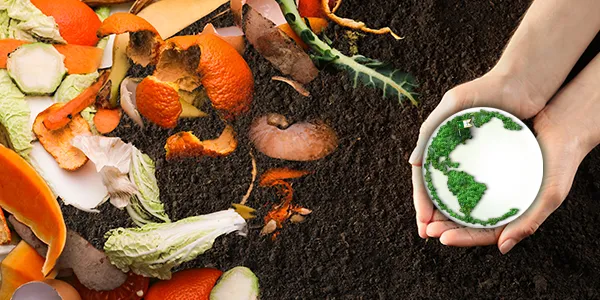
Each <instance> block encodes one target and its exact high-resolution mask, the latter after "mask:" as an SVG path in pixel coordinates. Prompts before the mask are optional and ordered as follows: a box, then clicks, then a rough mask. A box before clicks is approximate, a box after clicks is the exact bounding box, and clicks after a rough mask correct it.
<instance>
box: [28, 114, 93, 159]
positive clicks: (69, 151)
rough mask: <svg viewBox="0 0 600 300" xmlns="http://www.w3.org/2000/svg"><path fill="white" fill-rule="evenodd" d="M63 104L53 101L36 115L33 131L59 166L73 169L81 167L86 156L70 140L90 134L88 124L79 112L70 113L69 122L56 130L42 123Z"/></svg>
mask: <svg viewBox="0 0 600 300" xmlns="http://www.w3.org/2000/svg"><path fill="white" fill-rule="evenodd" d="M65 105H66V104H63V103H55V104H53V105H52V106H50V107H49V108H47V109H46V110H44V111H42V112H41V113H40V114H39V115H37V117H36V118H35V121H34V123H33V132H34V133H35V135H36V136H37V138H38V140H39V141H40V143H41V144H42V146H44V149H46V151H47V152H48V153H49V154H50V155H52V156H53V157H54V159H55V160H56V162H57V163H58V166H59V167H61V168H62V169H65V170H68V171H75V170H77V169H79V168H81V167H83V165H85V163H86V162H87V161H88V158H87V156H85V154H84V153H83V152H81V150H79V149H77V148H75V147H74V146H73V145H71V140H72V139H73V138H74V137H75V136H78V135H92V132H91V130H90V125H89V124H88V122H86V121H85V119H83V117H82V116H81V115H80V114H74V115H72V119H71V122H69V123H68V124H67V126H64V127H62V128H60V129H57V130H49V129H48V128H46V126H45V125H44V123H43V122H44V120H46V118H47V117H48V116H49V115H50V114H52V113H55V112H56V111H58V110H60V109H61V107H63V106H65Z"/></svg>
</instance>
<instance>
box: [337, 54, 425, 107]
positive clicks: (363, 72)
mask: <svg viewBox="0 0 600 300" xmlns="http://www.w3.org/2000/svg"><path fill="white" fill-rule="evenodd" d="M339 60H340V62H341V63H343V65H341V66H342V68H343V69H345V70H347V71H348V72H349V73H350V76H351V78H352V81H353V83H354V88H356V87H357V86H358V83H359V82H360V83H362V84H364V85H365V86H370V87H374V88H378V89H380V90H382V91H383V97H384V98H387V97H396V98H397V99H398V102H399V103H400V104H402V103H403V101H404V100H405V99H406V98H408V100H410V102H411V103H412V104H414V105H418V102H417V101H416V100H415V94H414V89H415V88H416V87H417V84H416V83H415V80H414V79H413V78H412V76H410V74H408V73H404V72H401V71H399V70H397V69H394V68H393V67H392V65H390V64H386V63H383V62H381V61H378V60H375V59H371V58H367V57H364V56H362V55H355V56H353V57H352V61H354V62H351V60H349V59H346V57H341V58H340V59H339ZM338 65H340V64H339V63H338Z"/></svg>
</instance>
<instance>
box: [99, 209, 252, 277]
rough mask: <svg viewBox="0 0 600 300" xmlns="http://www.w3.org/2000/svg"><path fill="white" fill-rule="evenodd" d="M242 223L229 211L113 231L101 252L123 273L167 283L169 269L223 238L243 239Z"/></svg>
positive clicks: (232, 211)
mask: <svg viewBox="0 0 600 300" xmlns="http://www.w3.org/2000/svg"><path fill="white" fill-rule="evenodd" d="M245 229H246V221H245V220H244V218H242V217H241V216H240V215H239V214H238V213H236V212H235V211H234V210H233V209H228V210H223V211H219V212H214V213H211V214H207V215H201V216H195V217H189V218H186V219H182V220H179V221H177V222H174V223H150V224H146V225H144V226H142V227H140V228H117V229H112V230H110V231H108V232H107V233H106V235H105V238H106V239H107V240H106V243H105V244H104V252H105V253H106V255H107V256H108V258H109V260H110V262H111V263H112V264H113V265H115V266H116V267H117V268H119V269H120V270H121V271H123V272H128V271H130V270H131V271H133V273H136V274H139V275H143V276H146V277H157V278H160V279H170V278H171V269H172V268H173V267H176V266H178V265H180V264H182V263H184V262H187V261H190V260H192V259H194V258H196V257H197V256H199V255H201V254H203V253H204V252H206V251H207V250H209V249H210V248H212V246H213V244H214V242H215V240H216V239H217V238H218V237H219V236H221V235H224V234H228V233H231V232H235V231H238V232H240V234H241V235H245Z"/></svg>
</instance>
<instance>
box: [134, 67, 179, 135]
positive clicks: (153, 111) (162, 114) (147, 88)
mask: <svg viewBox="0 0 600 300" xmlns="http://www.w3.org/2000/svg"><path fill="white" fill-rule="evenodd" d="M135 98H136V106H137V109H138V111H139V112H140V114H141V115H142V116H144V117H145V118H146V119H148V120H150V121H151V122H152V123H154V124H156V125H158V126H161V127H163V128H174V127H175V126H177V120H178V119H179V115H181V112H182V108H181V103H180V102H179V87H178V86H177V84H175V83H172V82H166V81H161V80H159V79H158V78H156V77H154V76H149V77H146V78H144V79H143V80H142V81H141V82H140V83H139V84H138V86H137V89H136V92H135Z"/></svg>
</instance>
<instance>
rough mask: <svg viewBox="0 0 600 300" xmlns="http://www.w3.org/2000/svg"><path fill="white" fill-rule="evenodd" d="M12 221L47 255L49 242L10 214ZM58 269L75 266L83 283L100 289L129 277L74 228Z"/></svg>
mask: <svg viewBox="0 0 600 300" xmlns="http://www.w3.org/2000/svg"><path fill="white" fill-rule="evenodd" d="M9 221H10V223H11V224H12V225H13V227H14V228H15V231H16V232H17V233H18V234H19V235H20V236H21V237H22V238H23V240H24V241H25V242H27V243H28V244H29V245H31V246H32V247H34V248H35V250H36V251H37V252H38V253H39V254H40V255H42V256H45V255H46V252H47V247H46V245H44V244H43V243H42V242H41V241H39V240H38V239H37V237H36V236H35V235H34V234H33V232H31V230H30V229H29V228H28V227H27V226H25V225H24V224H22V223H21V222H19V221H18V220H17V219H15V218H14V217H13V216H10V217H9ZM56 269H57V270H58V271H61V270H73V273H75V275H76V276H77V278H78V279H79V281H80V282H81V283H82V284H83V285H85V286H86V287H88V288H90V289H94V290H98V291H107V290H112V289H115V288H117V287H119V286H120V285H121V284H123V282H125V280H126V279H127V275H126V274H125V273H123V272H121V271H120V270H119V269H117V268H116V267H114V266H113V265H111V264H110V261H109V260H108V258H107V257H106V255H105V254H104V252H102V251H100V250H98V249H96V248H94V246H92V244H90V243H89V242H88V241H86V240H85V239H84V238H83V237H81V236H80V235H79V234H77V233H75V232H74V231H71V230H69V231H68V232H67V240H66V244H65V248H64V250H63V252H62V254H61V255H60V257H59V258H58V262H57V265H56Z"/></svg>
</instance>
